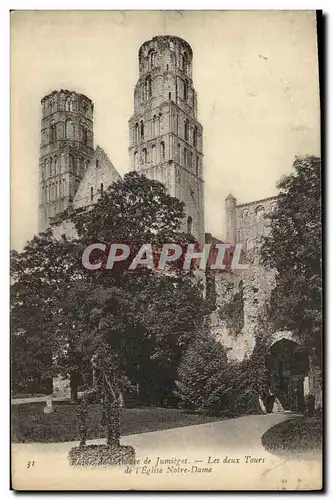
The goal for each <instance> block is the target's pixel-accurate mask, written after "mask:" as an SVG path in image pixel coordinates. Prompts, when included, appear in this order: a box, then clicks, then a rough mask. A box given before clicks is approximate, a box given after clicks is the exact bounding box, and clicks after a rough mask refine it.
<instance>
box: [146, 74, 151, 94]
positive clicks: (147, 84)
mask: <svg viewBox="0 0 332 500" xmlns="http://www.w3.org/2000/svg"><path fill="white" fill-rule="evenodd" d="M145 95H146V98H147V99H150V97H152V82H151V76H150V75H149V76H147V77H146V80H145Z"/></svg>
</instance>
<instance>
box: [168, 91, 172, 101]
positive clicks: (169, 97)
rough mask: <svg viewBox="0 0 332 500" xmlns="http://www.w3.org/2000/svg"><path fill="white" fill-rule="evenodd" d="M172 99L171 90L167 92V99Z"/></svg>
mask: <svg viewBox="0 0 332 500" xmlns="http://www.w3.org/2000/svg"><path fill="white" fill-rule="evenodd" d="M171 99H172V92H168V100H169V101H170V100H171Z"/></svg>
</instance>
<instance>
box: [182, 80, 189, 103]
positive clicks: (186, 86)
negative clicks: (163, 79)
mask: <svg viewBox="0 0 332 500" xmlns="http://www.w3.org/2000/svg"><path fill="white" fill-rule="evenodd" d="M183 99H184V100H185V101H187V100H188V83H187V82H183Z"/></svg>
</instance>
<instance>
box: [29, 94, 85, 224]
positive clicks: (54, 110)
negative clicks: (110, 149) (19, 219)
mask: <svg viewBox="0 0 332 500" xmlns="http://www.w3.org/2000/svg"><path fill="white" fill-rule="evenodd" d="M41 105H42V119H41V144H40V157H39V181H40V182H39V230H40V231H43V230H45V229H47V227H48V225H49V219H50V218H51V217H54V216H55V215H57V214H58V213H61V212H63V211H64V210H65V209H66V208H68V207H70V206H71V205H72V201H73V198H74V195H75V193H76V191H77V188H78V185H79V183H80V181H81V179H82V177H83V174H84V171H85V169H86V168H87V166H88V164H89V162H90V159H91V158H92V156H93V153H94V150H93V103H92V101H91V100H90V99H89V98H88V97H86V96H85V95H82V94H78V93H76V92H71V91H68V90H60V91H54V92H52V93H51V94H48V95H47V96H45V97H44V98H43V99H42V100H41Z"/></svg>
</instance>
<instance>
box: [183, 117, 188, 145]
mask: <svg viewBox="0 0 332 500" xmlns="http://www.w3.org/2000/svg"><path fill="white" fill-rule="evenodd" d="M184 138H185V140H186V141H189V122H188V120H186V121H185V122H184Z"/></svg>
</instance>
